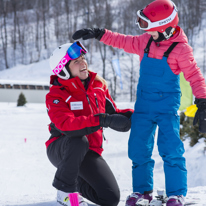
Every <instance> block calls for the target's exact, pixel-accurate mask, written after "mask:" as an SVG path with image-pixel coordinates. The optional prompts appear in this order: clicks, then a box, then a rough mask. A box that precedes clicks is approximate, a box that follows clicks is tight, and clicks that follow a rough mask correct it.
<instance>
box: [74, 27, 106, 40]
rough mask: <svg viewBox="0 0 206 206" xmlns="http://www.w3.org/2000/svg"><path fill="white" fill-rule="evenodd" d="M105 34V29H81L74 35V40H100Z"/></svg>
mask: <svg viewBox="0 0 206 206" xmlns="http://www.w3.org/2000/svg"><path fill="white" fill-rule="evenodd" d="M104 33H105V29H99V28H88V29H80V30H78V31H76V32H74V34H73V35H72V38H73V39H74V40H77V39H80V38H82V39H83V40H86V39H92V38H95V39H97V40H100V39H101V38H102V36H103V35H104Z"/></svg>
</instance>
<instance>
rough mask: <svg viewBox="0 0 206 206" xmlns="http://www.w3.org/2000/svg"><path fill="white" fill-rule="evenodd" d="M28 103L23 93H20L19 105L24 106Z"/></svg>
mask: <svg viewBox="0 0 206 206" xmlns="http://www.w3.org/2000/svg"><path fill="white" fill-rule="evenodd" d="M26 103H27V101H26V97H25V96H24V94H23V93H20V95H19V98H18V100H17V107H19V106H24V105H25V104H26Z"/></svg>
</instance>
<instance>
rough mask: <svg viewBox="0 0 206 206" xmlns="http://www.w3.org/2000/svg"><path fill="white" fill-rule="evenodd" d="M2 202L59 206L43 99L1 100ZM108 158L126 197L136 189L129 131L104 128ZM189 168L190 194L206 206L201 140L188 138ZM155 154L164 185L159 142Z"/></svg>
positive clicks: (157, 181) (159, 184)
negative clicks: (191, 141) (48, 152)
mask: <svg viewBox="0 0 206 206" xmlns="http://www.w3.org/2000/svg"><path fill="white" fill-rule="evenodd" d="M117 105H118V106H119V107H120V108H126V107H133V103H117ZM0 108H1V109H0V116H1V119H0V131H1V136H0V145H1V147H0V165H1V170H0V205H1V206H17V205H18V206H54V205H55V197H56V190H55V189H54V188H53V187H52V185H51V184H52V180H53V177H54V173H55V168H54V167H53V166H52V165H51V164H50V162H49V160H48V159H47V156H46V147H45V145H44V143H45V141H46V140H47V139H48V137H49V132H48V130H47V125H48V124H49V122H50V121H49V118H48V116H47V112H46V108H45V105H44V104H27V105H26V106H25V107H16V103H0ZM105 136H106V138H107V141H105V142H104V149H105V151H104V152H103V156H104V158H105V159H106V160H107V162H108V164H109V165H110V167H111V169H112V170H113V172H114V174H115V176H116V178H117V181H118V184H119V187H120V190H121V201H120V203H119V206H123V205H124V201H125V198H126V196H127V195H128V194H130V193H131V191H132V186H131V179H132V178H131V161H130V160H129V159H128V157H127V141H128V137H129V132H127V133H119V132H115V131H112V130H110V129H106V130H105ZM184 143H185V149H186V153H185V157H186V158H187V168H188V186H189V192H188V196H187V197H188V198H191V197H192V198H194V199H193V201H197V202H198V204H197V206H204V205H205V206H206V197H205V194H206V176H205V171H206V156H205V154H204V152H203V149H204V146H205V144H204V143H203V141H202V140H201V141H200V142H199V143H198V144H196V145H195V146H194V147H193V148H190V147H189V146H188V145H189V142H188V141H185V142H184ZM153 158H154V159H155V162H156V165H155V170H154V189H155V191H156V189H157V188H164V174H163V170H162V165H163V164H162V160H161V158H160V157H159V155H158V151H157V148H156V146H155V149H154V154H153Z"/></svg>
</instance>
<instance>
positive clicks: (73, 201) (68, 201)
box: [56, 190, 88, 206]
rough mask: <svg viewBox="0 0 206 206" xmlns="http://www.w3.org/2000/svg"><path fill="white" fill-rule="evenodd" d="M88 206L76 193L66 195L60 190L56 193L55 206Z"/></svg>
mask: <svg viewBox="0 0 206 206" xmlns="http://www.w3.org/2000/svg"><path fill="white" fill-rule="evenodd" d="M62 205H63V206H88V204H87V203H86V202H84V200H83V197H82V196H81V195H80V194H79V193H77V192H74V193H67V192H63V191H61V190H58V191H57V204H56V206H62Z"/></svg>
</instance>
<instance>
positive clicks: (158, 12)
mask: <svg viewBox="0 0 206 206" xmlns="http://www.w3.org/2000/svg"><path fill="white" fill-rule="evenodd" d="M177 11H178V10H177V7H176V5H175V4H174V3H173V2H172V1H171V0H156V1H153V2H152V3H150V4H148V5H147V6H146V7H145V8H144V9H141V10H138V11H137V19H136V22H135V23H136V24H137V25H138V26H139V28H140V29H142V30H145V31H158V32H160V33H162V32H164V31H165V29H167V28H168V27H172V28H175V27H176V26H177V24H178V21H179V19H178V14H177Z"/></svg>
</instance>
